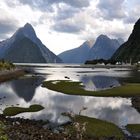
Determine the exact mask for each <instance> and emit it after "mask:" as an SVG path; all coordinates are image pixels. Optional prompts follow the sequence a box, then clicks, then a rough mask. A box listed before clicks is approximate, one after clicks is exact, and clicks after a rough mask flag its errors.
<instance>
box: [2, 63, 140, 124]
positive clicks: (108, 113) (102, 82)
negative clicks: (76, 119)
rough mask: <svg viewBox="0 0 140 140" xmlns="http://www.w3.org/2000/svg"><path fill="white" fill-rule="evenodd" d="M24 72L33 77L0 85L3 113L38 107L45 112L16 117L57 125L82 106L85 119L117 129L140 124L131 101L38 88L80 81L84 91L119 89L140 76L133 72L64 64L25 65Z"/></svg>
mask: <svg viewBox="0 0 140 140" xmlns="http://www.w3.org/2000/svg"><path fill="white" fill-rule="evenodd" d="M26 68H28V69H30V70H31V71H32V72H33V73H34V74H33V75H26V76H25V77H21V78H19V79H16V80H12V81H8V82H5V83H2V84H0V97H1V100H0V102H1V103H0V105H1V109H2V110H3V109H4V108H5V107H7V106H11V105H14V106H18V105H19V106H22V107H27V106H29V105H31V104H40V105H42V106H44V107H45V109H44V110H42V111H40V112H36V113H22V114H20V115H17V116H20V117H24V118H30V119H43V120H47V119H48V120H50V121H53V122H60V121H63V119H64V118H63V117H62V116H61V113H62V112H68V111H73V112H74V113H76V114H78V113H79V111H80V110H81V108H82V107H83V106H84V107H87V110H85V111H83V112H82V115H85V116H90V117H94V118H99V119H103V120H107V121H111V122H113V123H115V124H117V125H119V126H120V125H126V124H128V123H140V114H139V112H137V110H136V109H135V108H133V107H132V104H131V99H130V98H120V97H119V98H118V97H117V98H111V97H106V98H105V97H88V96H74V95H65V94H63V93H59V92H55V91H51V90H48V89H47V88H43V87H42V86H41V85H42V82H43V81H45V80H73V81H81V82H82V83H83V84H84V85H85V89H86V90H104V89H108V88H112V87H115V86H121V84H122V82H123V81H126V80H130V81H131V82H134V80H135V79H137V77H138V76H139V75H140V72H133V71H132V70H131V69H128V68H111V69H110V68H93V67H85V66H80V65H64V64H63V65H61V64H59V65H54V64H49V65H33V64H32V65H28V66H27V65H26ZM137 80H138V79H137ZM2 97H6V98H2ZM2 110H1V111H2Z"/></svg>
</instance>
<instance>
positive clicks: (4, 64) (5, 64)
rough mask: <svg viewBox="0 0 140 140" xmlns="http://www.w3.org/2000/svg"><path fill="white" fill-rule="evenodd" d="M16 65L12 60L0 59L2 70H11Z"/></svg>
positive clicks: (0, 68) (0, 69)
mask: <svg viewBox="0 0 140 140" xmlns="http://www.w3.org/2000/svg"><path fill="white" fill-rule="evenodd" d="M14 68H15V65H14V64H12V63H11V62H8V61H5V60H3V59H2V60H0V71H2V70H11V69H14Z"/></svg>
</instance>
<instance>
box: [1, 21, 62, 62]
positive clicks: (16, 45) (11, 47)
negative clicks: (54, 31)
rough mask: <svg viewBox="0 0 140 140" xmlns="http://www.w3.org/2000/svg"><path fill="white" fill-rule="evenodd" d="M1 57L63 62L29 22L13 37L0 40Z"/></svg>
mask: <svg viewBox="0 0 140 140" xmlns="http://www.w3.org/2000/svg"><path fill="white" fill-rule="evenodd" d="M0 58H1V59H5V60H8V61H11V62H16V63H59V62H62V61H61V59H60V58H59V57H57V56H56V55H55V54H54V53H53V52H51V51H50V50H49V49H48V48H47V47H46V46H45V45H43V44H42V42H41V41H40V39H39V38H38V37H37V36H36V33H35V31H34V29H33V27H32V25H31V24H29V23H27V24H25V25H24V27H22V28H19V29H18V30H17V31H16V32H15V33H14V35H13V36H12V37H11V38H9V39H7V40H4V41H2V42H0Z"/></svg>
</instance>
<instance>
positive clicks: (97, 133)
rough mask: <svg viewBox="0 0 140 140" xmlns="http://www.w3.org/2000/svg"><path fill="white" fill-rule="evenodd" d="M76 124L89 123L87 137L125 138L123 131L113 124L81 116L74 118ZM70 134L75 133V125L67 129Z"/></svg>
mask: <svg viewBox="0 0 140 140" xmlns="http://www.w3.org/2000/svg"><path fill="white" fill-rule="evenodd" d="M74 121H75V122H78V123H80V124H83V123H85V122H86V123H87V124H86V132H85V135H86V136H87V137H112V136H114V137H117V138H124V135H123V133H122V131H121V130H120V129H119V128H118V127H117V126H116V125H115V124H113V123H110V122H107V121H103V120H99V119H95V118H90V117H86V116H79V115H76V116H75V118H74ZM67 129H68V130H69V131H70V133H74V131H75V128H74V126H73V125H71V126H69V127H68V128H67Z"/></svg>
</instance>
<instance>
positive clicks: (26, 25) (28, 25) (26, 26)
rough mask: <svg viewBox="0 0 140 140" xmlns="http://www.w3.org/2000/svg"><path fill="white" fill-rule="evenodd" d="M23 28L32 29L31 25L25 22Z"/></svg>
mask: <svg viewBox="0 0 140 140" xmlns="http://www.w3.org/2000/svg"><path fill="white" fill-rule="evenodd" d="M24 28H33V27H32V25H31V24H30V23H28V22H27V23H26V24H25V25H24Z"/></svg>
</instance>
